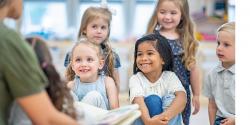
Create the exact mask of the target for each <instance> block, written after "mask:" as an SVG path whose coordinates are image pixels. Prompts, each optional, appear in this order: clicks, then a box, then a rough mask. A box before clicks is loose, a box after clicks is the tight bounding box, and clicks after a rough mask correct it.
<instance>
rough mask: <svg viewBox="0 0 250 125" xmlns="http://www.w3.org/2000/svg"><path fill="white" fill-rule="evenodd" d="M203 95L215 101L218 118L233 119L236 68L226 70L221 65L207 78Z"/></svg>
mask: <svg viewBox="0 0 250 125" xmlns="http://www.w3.org/2000/svg"><path fill="white" fill-rule="evenodd" d="M203 94H204V95H205V96H207V97H208V98H211V99H214V100H215V103H216V106H217V108H218V111H217V113H216V115H217V116H220V117H233V116H234V115H235V66H234V65H233V66H231V67H230V68H228V69H225V68H224V67H223V66H222V65H221V64H220V65H218V66H217V67H216V68H214V69H213V70H212V71H211V72H210V73H209V74H208V76H207V77H206V79H205V83H204V86H203Z"/></svg>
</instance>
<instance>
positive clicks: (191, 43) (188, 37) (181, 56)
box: [147, 0, 200, 125]
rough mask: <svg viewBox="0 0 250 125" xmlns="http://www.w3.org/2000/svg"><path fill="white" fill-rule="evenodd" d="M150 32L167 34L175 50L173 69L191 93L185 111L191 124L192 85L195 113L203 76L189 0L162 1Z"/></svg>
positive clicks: (158, 5) (167, 39)
mask: <svg viewBox="0 0 250 125" xmlns="http://www.w3.org/2000/svg"><path fill="white" fill-rule="evenodd" d="M147 32H148V33H153V32H155V33H156V34H158V35H160V36H161V37H163V41H164V42H167V43H168V44H169V45H170V46H171V48H172V53H173V62H174V63H173V64H174V66H173V71H174V72H175V73H176V75H177V76H178V78H179V79H180V81H181V82H182V85H183V86H184V88H185V90H186V92H187V104H186V107H185V109H184V111H183V113H182V116H183V122H184V124H185V125H189V119H190V114H191V104H190V101H191V93H190V87H189V86H190V85H191V88H192V93H193V98H192V104H193V106H194V111H193V114H196V113H198V111H199V109H200V101H199V96H200V78H199V70H198V67H197V66H196V60H195V54H196V50H197V47H198V43H197V41H196V40H195V38H194V28H193V24H192V22H191V19H190V16H189V6H188V1H187V0H159V2H158V3H157V6H156V8H155V12H154V14H153V16H152V18H151V20H150V22H149V25H148V29H147Z"/></svg>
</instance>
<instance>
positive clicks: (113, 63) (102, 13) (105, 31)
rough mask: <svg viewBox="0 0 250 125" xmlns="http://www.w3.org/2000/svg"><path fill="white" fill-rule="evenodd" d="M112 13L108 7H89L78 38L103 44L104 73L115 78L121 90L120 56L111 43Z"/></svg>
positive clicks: (68, 60) (67, 62)
mask: <svg viewBox="0 0 250 125" xmlns="http://www.w3.org/2000/svg"><path fill="white" fill-rule="evenodd" d="M111 19H112V14H111V12H110V11H109V10H108V9H107V8H103V7H89V8H88V9H87V10H86V11H85V12H84V14H83V16H82V21H81V25H80V29H79V33H78V38H79V39H81V38H82V37H84V38H88V39H89V40H90V41H93V42H94V43H96V44H98V45H100V46H101V49H102V51H104V55H105V57H106V58H105V64H104V67H103V69H102V71H103V73H104V74H105V75H107V76H109V77H111V78H113V79H114V81H115V84H116V88H117V90H118V92H119V88H120V78H119V73H118V68H119V67H121V64H120V58H119V56H118V55H117V54H116V53H115V52H114V51H113V50H112V49H111V47H110V45H109V34H110V23H111ZM69 55H70V54H69V53H68V54H67V56H66V58H65V62H64V65H65V66H66V67H67V66H68V64H69V62H70V56H69Z"/></svg>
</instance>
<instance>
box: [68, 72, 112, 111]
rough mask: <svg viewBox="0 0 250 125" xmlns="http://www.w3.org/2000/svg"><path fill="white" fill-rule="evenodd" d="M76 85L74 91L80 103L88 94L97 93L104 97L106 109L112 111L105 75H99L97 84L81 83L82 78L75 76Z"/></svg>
mask: <svg viewBox="0 0 250 125" xmlns="http://www.w3.org/2000/svg"><path fill="white" fill-rule="evenodd" d="M74 83H75V85H74V87H73V89H72V90H73V92H74V93H75V95H76V96H77V97H78V101H81V100H82V99H83V97H84V96H85V95H86V94H87V93H89V92H91V91H97V92H99V93H100V94H101V95H102V97H103V99H104V101H105V104H106V108H107V109H110V106H109V101H108V96H107V92H106V87H105V76H104V75H99V77H98V79H97V80H96V81H95V82H91V83H84V82H81V81H80V78H79V77H78V76H75V79H74Z"/></svg>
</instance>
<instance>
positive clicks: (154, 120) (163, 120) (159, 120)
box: [148, 115, 168, 125]
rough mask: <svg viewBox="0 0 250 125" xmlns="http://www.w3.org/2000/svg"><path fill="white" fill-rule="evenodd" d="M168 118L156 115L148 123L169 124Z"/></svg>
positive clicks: (152, 124) (149, 124)
mask: <svg viewBox="0 0 250 125" xmlns="http://www.w3.org/2000/svg"><path fill="white" fill-rule="evenodd" d="M167 124H168V120H166V118H165V117H163V116H162V115H156V116H154V117H152V118H151V119H150V120H149V123H148V125H167Z"/></svg>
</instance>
